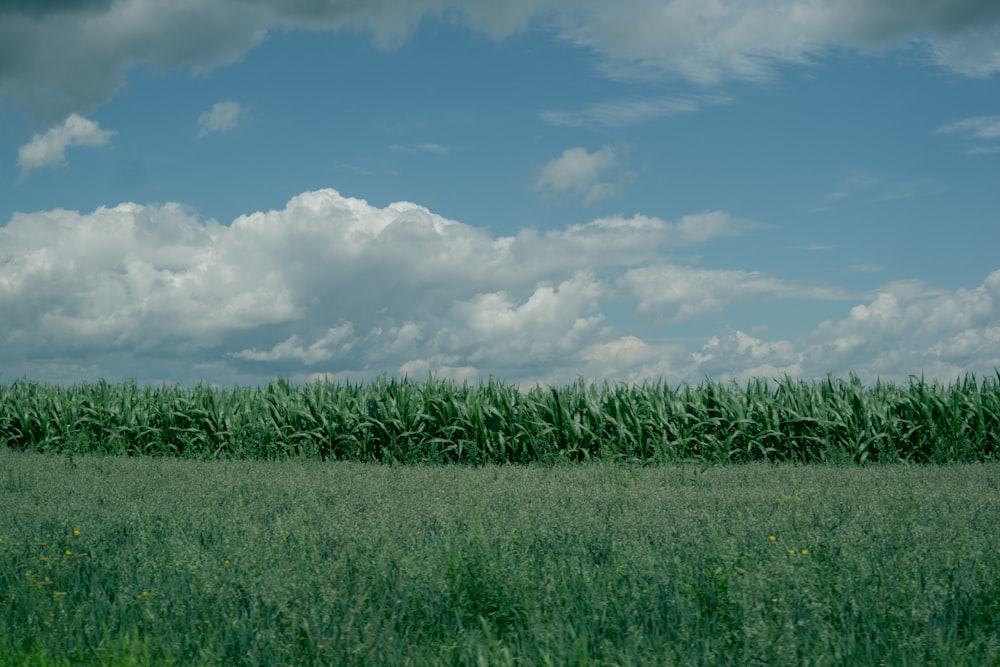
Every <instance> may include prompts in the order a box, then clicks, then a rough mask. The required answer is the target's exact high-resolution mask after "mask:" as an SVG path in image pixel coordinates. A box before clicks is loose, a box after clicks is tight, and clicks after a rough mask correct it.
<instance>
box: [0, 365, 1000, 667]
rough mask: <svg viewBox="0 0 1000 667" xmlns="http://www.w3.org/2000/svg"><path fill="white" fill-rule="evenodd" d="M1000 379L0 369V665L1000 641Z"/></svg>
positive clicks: (888, 659)
mask: <svg viewBox="0 0 1000 667" xmlns="http://www.w3.org/2000/svg"><path fill="white" fill-rule="evenodd" d="M998 381H1000V374H998V376H997V378H996V379H994V378H986V379H985V380H983V381H982V382H977V381H975V379H974V378H971V377H968V378H966V379H965V380H964V381H961V382H957V383H953V384H951V385H941V384H937V383H925V382H923V381H922V380H920V379H917V378H914V379H912V380H911V382H910V383H909V384H908V385H904V386H894V385H890V384H882V383H879V384H876V385H875V386H870V387H868V386H863V385H862V384H861V383H860V382H859V381H857V379H856V378H854V377H852V378H849V379H847V380H838V379H835V378H828V379H827V380H826V381H824V382H818V383H813V384H806V383H801V382H794V381H792V380H790V379H787V378H786V379H785V380H784V381H782V382H779V383H777V384H776V385H774V386H772V385H768V384H767V383H764V382H751V383H750V384H748V385H747V386H746V387H745V388H743V387H738V386H736V385H733V384H730V385H720V384H713V383H705V384H703V385H700V386H697V387H688V386H683V387H678V388H669V387H667V386H666V385H664V384H662V383H658V384H646V385H642V386H625V385H603V386H596V385H587V384H585V383H583V382H582V381H581V382H578V383H577V384H575V385H571V386H569V387H565V388H556V389H534V390H531V391H528V392H519V391H517V390H516V389H515V388H513V387H510V386H506V385H503V384H501V383H498V382H496V381H490V382H488V383H483V384H480V385H468V384H465V385H458V384H454V383H448V382H443V381H442V382H438V381H433V380H432V381H428V382H427V383H410V382H406V381H390V380H381V381H379V382H375V383H371V384H368V385H361V386H353V387H352V386H348V385H331V384H316V385H308V386H295V385H292V384H291V383H288V382H284V381H276V382H273V383H271V384H270V385H268V386H267V387H264V388H258V389H239V388H235V389H218V388H211V387H207V386H202V385H199V386H196V387H190V388H184V387H179V386H178V387H160V388H150V387H137V386H136V385H135V384H130V383H126V384H120V385H111V384H108V383H95V384H89V385H76V386H74V387H59V386H56V385H44V384H38V383H32V382H28V381H17V382H14V383H12V384H8V385H2V386H0V665H19V666H27V665H70V664H102V665H134V664H136V665H159V664H171V665H173V664H181V665H214V664H227V665H230V664H232V665H303V664H319V665H352V664H353V665H470V664H479V665H726V664H733V665H755V664H756V665H854V664H866V665H867V664H873V665H874V664H889V665H917V664H919V665H962V664H965V665H991V664H992V665H996V664H1000V531H998V530H997V529H996V525H997V523H998V519H1000V485H998V484H997V482H998V481H1000V462H998V461H997V460H996V458H997V455H996V452H997V449H996V445H997V438H998V437H1000V426H998V421H997V420H998V418H1000V407H998V404H1000V388H998V387H1000V382H998Z"/></svg>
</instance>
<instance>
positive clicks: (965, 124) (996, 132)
mask: <svg viewBox="0 0 1000 667" xmlns="http://www.w3.org/2000/svg"><path fill="white" fill-rule="evenodd" d="M937 131H938V133H939V134H958V135H961V136H962V137H964V138H965V140H966V141H974V140H978V145H976V146H972V147H970V148H968V149H966V151H965V152H966V154H968V155H983V154H987V153H996V152H1000V142H997V140H1000V115H998V116H973V117H971V118H965V119H963V120H959V121H956V122H954V123H949V124H947V125H943V126H941V127H939V128H938V130H937Z"/></svg>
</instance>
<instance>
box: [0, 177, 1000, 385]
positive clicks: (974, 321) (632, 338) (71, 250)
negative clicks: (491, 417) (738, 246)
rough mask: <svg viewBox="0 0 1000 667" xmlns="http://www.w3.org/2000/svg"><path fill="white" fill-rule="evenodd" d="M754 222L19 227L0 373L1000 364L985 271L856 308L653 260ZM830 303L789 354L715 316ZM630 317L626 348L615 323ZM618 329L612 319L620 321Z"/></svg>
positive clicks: (990, 279) (756, 331)
mask: <svg viewBox="0 0 1000 667" xmlns="http://www.w3.org/2000/svg"><path fill="white" fill-rule="evenodd" d="M750 231H752V227H749V226H748V225H747V224H746V223H742V222H740V221H739V220H737V219H734V218H733V217H731V216H729V215H728V214H726V213H724V212H706V213H699V214H694V215H690V216H686V217H684V218H681V219H680V220H677V221H667V220H662V219H659V218H653V217H646V216H633V217H630V218H626V217H621V216H614V217H608V218H600V219H597V220H593V221H590V222H587V223H583V224H578V225H571V226H568V227H566V228H564V229H560V230H551V231H548V232H545V233H540V232H538V231H536V230H534V229H530V228H525V229H522V230H521V231H520V232H518V233H517V234H516V235H514V236H506V237H494V236H492V235H490V234H489V233H487V232H486V231H485V230H484V229H481V228H477V227H474V226H470V225H467V224H463V223H461V222H457V221H454V220H448V219H446V218H442V217H441V216H438V215H435V214H434V213H432V212H431V211H429V210H427V209H425V208H423V207H420V206H417V205H415V204H411V203H406V202H398V203H394V204H390V205H389V206H386V207H384V208H379V207H375V206H372V205H370V204H368V203H367V202H365V201H363V200H359V199H352V198H349V197H344V196H342V195H341V194H339V193H338V192H336V191H334V190H318V191H312V192H304V193H302V194H300V195H298V196H296V197H294V198H292V199H291V200H290V201H289V202H288V204H287V205H286V206H285V207H284V208H282V209H280V210H272V211H266V212H265V211H261V212H255V213H251V214H248V215H244V216H241V217H239V218H237V219H236V220H234V221H233V222H232V223H231V224H229V225H222V224H219V223H217V222H215V221H213V220H207V221H206V220H202V219H200V218H198V217H197V216H196V215H195V214H193V213H192V212H191V211H190V210H188V209H186V208H185V207H183V206H181V205H179V204H163V205H150V206H143V205H138V204H121V205H118V206H115V207H102V208H98V209H97V210H95V211H93V212H90V213H80V212H76V211H67V210H61V209H56V210H51V211H40V212H35V213H20V214H16V215H14V216H13V218H12V219H11V220H10V221H9V222H8V224H7V225H5V226H4V227H0V312H3V313H4V317H3V318H0V371H2V373H3V379H4V380H8V381H9V380H10V379H12V378H15V377H19V376H21V375H28V376H30V377H32V378H36V379H42V380H54V381H66V382H72V381H77V380H81V379H96V378H101V377H104V378H109V379H122V378H135V379H137V380H139V381H142V382H146V381H151V382H159V381H169V382H174V381H183V382H195V381H211V382H219V383H223V384H231V383H234V382H240V383H258V382H266V381H267V380H268V379H270V378H273V377H275V376H279V375H284V376H289V377H291V378H293V379H299V380H305V379H308V378H313V377H329V378H334V379H344V378H351V379H367V378H371V377H373V376H375V375H379V374H382V373H389V374H409V375H410V376H411V377H415V378H417V379H421V378H423V377H426V374H427V373H429V372H434V373H438V374H440V375H442V376H451V377H456V378H460V379H461V378H468V379H476V378H478V377H485V376H488V375H489V374H494V375H496V376H497V377H500V378H503V379H504V380H507V381H512V382H516V381H520V382H522V383H526V384H528V385H530V384H531V383H532V382H535V381H541V382H548V383H562V382H567V381H572V379H573V378H574V377H576V375H577V374H582V375H584V376H585V377H587V378H593V379H601V378H609V379H615V380H642V379H644V378H655V377H660V376H665V377H666V378H668V379H669V380H670V381H671V382H676V381H690V382H698V381H700V380H701V379H703V378H704V377H706V376H709V377H715V378H720V379H727V378H735V379H745V378H746V377H749V376H751V375H763V376H765V377H774V376H779V375H781V374H784V373H786V372H787V373H791V374H793V375H798V376H802V377H807V378H808V377H823V376H825V375H826V374H827V373H828V372H833V373H836V374H841V375H846V373H847V372H848V371H851V370H858V371H860V372H861V373H862V375H863V376H866V377H872V378H873V377H874V376H875V375H880V376H881V377H883V378H889V379H892V378H902V379H904V380H905V377H906V375H907V374H909V373H912V372H921V371H924V372H926V373H927V374H928V376H937V377H940V378H942V379H951V378H953V377H956V376H958V375H960V374H961V373H964V372H966V371H975V372H977V373H980V374H982V373H991V372H992V369H993V368H994V367H1000V270H998V271H995V272H993V273H992V274H990V275H989V276H987V277H986V279H985V280H984V282H983V283H982V284H981V285H979V286H977V287H973V288H969V289H957V290H951V291H949V290H940V289H933V288H931V287H930V286H927V285H924V284H922V283H919V282H916V281H909V282H897V283H889V284H887V285H884V286H883V287H881V288H879V289H877V290H875V291H873V292H871V293H868V294H856V293H852V292H850V291H849V290H846V289H844V288H841V287H838V286H836V285H828V284H820V283H802V282H798V281H789V280H784V279H782V278H780V277H779V276H774V275H768V274H763V273H759V272H753V271H747V270H744V269H741V268H738V267H737V268H733V269H726V270H720V269H707V268H700V267H693V266H683V265H678V264H675V263H672V262H670V261H669V259H668V257H669V254H670V253H671V252H672V251H674V250H676V249H679V248H682V247H685V246H693V245H700V244H705V243H710V242H711V241H713V240H715V239H718V238H721V237H723V236H727V235H732V234H739V233H749V232H750ZM816 300H827V301H834V302H837V303H842V304H843V311H842V312H843V316H842V317H841V318H840V319H837V320H835V321H833V320H831V321H827V322H816V323H812V325H811V327H810V328H809V329H807V330H808V331H809V332H808V333H807V334H805V335H803V336H802V337H800V338H796V339H788V340H784V339H770V340H769V339H767V338H765V337H763V334H761V333H760V331H761V329H760V328H755V325H757V324H764V323H763V322H753V321H747V322H742V323H733V322H730V323H729V324H728V325H724V326H722V327H721V328H720V329H719V330H718V332H717V333H716V334H714V335H709V336H706V337H705V338H704V339H697V338H696V339H691V338H686V337H673V335H672V334H671V332H672V331H674V329H675V327H677V326H679V325H681V324H683V323H684V322H687V321H691V320H697V319H702V318H706V317H710V318H716V319H721V320H722V321H726V317H727V312H729V311H728V306H729V305H730V304H732V303H734V302H737V301H738V302H740V303H741V304H742V303H748V302H756V303H768V302H769V303H772V304H776V306H780V305H781V304H783V303H787V304H788V307H789V308H796V307H798V304H801V303H808V302H810V301H816ZM609 308H615V309H616V310H617V311H620V309H621V308H627V309H631V310H632V311H633V312H634V313H635V315H636V316H637V317H639V318H641V319H643V320H644V321H646V322H647V323H652V324H649V325H648V326H646V329H645V333H643V331H640V330H631V329H623V328H621V327H620V326H619V325H613V324H612V320H613V319H614V318H611V317H609V316H607V315H606V313H607V311H608V309H609ZM626 320H627V318H626Z"/></svg>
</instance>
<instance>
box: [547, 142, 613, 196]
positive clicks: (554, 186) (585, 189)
mask: <svg viewBox="0 0 1000 667" xmlns="http://www.w3.org/2000/svg"><path fill="white" fill-rule="evenodd" d="M624 152H625V150H624V149H623V148H620V147H618V148H616V147H613V146H604V147H603V148H601V149H599V150H597V151H594V152H593V153H589V152H587V149H585V148H570V149H567V150H565V151H563V154H562V155H560V156H559V157H557V158H554V159H552V160H551V161H550V162H548V163H547V164H545V165H544V166H542V167H541V168H539V169H538V178H537V179H536V180H535V187H536V188H537V189H539V190H542V191H544V192H547V193H550V194H568V195H571V196H574V197H581V198H582V199H583V203H584V204H591V203H593V202H595V201H598V200H601V199H606V198H608V197H614V196H617V195H618V194H619V192H620V189H621V187H622V185H623V183H624V181H626V180H628V179H629V178H631V177H632V175H631V174H630V173H629V172H628V171H626V170H625V169H624V165H623V158H624ZM608 172H612V173H614V174H615V175H616V176H617V178H616V180H615V181H602V180H600V179H601V178H602V177H603V176H605V175H606V174H608Z"/></svg>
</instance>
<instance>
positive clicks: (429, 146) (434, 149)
mask: <svg viewBox="0 0 1000 667" xmlns="http://www.w3.org/2000/svg"><path fill="white" fill-rule="evenodd" d="M389 150H392V151H396V152H399V153H434V154H436V155H447V154H448V153H449V152H450V151H449V150H448V147H447V146H442V145H441V144H435V143H433V142H430V141H425V142H423V143H419V144H410V145H403V144H392V145H391V146H389Z"/></svg>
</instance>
